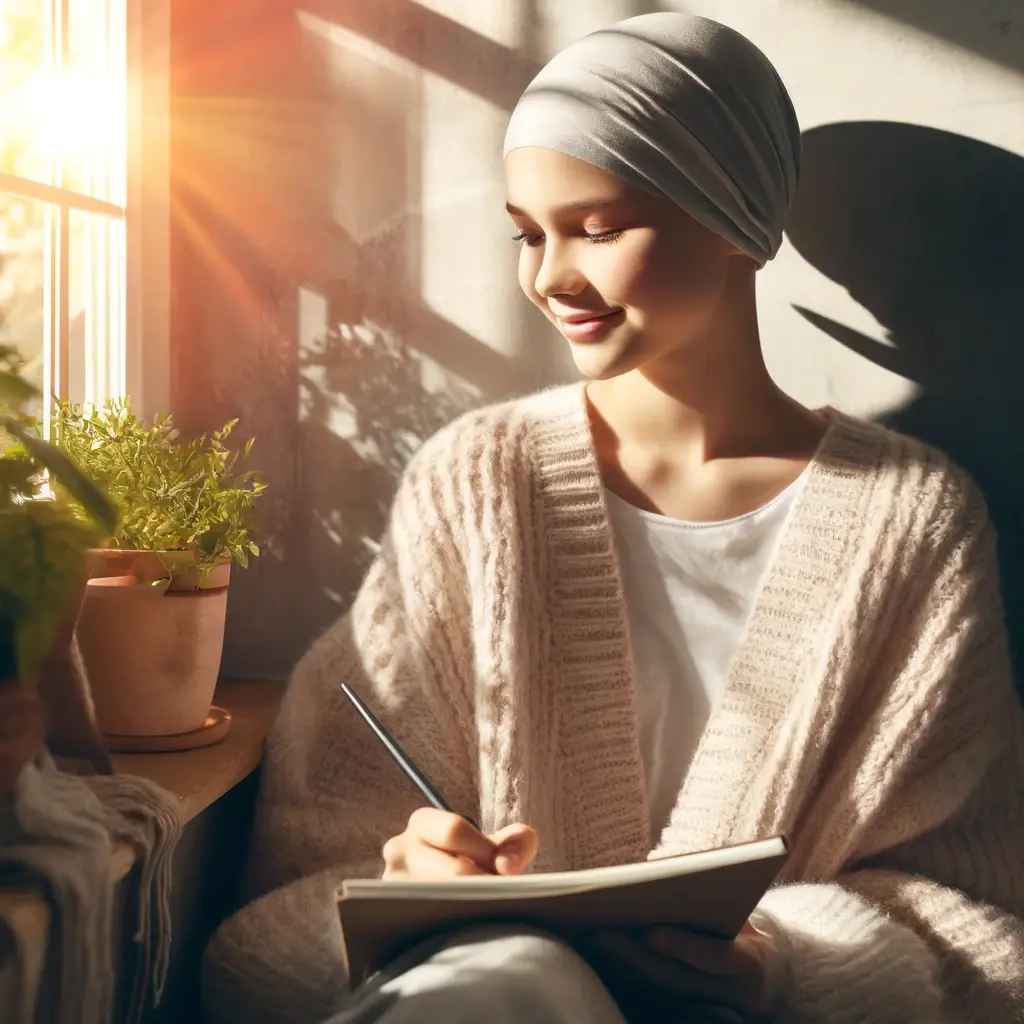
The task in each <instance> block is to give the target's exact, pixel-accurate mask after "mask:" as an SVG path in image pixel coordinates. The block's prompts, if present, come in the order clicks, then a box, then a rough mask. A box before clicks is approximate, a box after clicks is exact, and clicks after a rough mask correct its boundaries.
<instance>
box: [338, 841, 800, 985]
mask: <svg viewBox="0 0 1024 1024" xmlns="http://www.w3.org/2000/svg"><path fill="white" fill-rule="evenodd" d="M786 856H787V850H786V840H785V839H784V838H783V837H781V836H778V837H775V838H773V839H766V840H762V841H759V842H754V843H744V844H742V845H739V846H730V847H725V848H722V849H719V850H709V851H708V852H706V853H691V854H685V855H683V856H679V857H666V858H663V859H661V860H648V861H642V862H641V863H638V864H623V865H621V866H617V867H607V868H592V869H590V870H586V871H564V872H550V873H542V872H538V873H536V874H531V875H519V876H515V877H498V876H491V875H488V876H476V877H468V878H454V879H451V880H450V881H446V882H406V881H402V880H384V879H377V878H374V879H351V880H348V881H345V882H343V883H342V885H341V891H340V893H339V898H338V913H339V915H340V917H341V931H342V946H343V953H344V956H345V961H346V965H347V968H348V976H349V979H350V982H351V984H352V985H353V986H355V985H359V984H361V983H362V982H363V981H364V980H365V979H366V978H367V977H368V976H369V975H370V974H372V973H373V972H374V971H376V970H379V969H380V968H381V967H383V966H384V965H385V964H387V963H388V962H389V961H390V960H391V959H393V958H394V957H396V956H398V955H400V954H401V953H402V952H404V951H405V950H407V949H410V948H411V947H413V946H415V945H417V944H418V943H419V942H422V941H423V940H424V939H426V938H429V937H430V936H431V935H434V934H435V933H437V932H441V931H445V930H449V929H453V928H457V927H461V926H466V925H469V924H474V923H480V922H487V921H521V922H523V923H527V924H534V925H537V926H539V927H541V928H545V929H547V930H548V931H551V932H553V933H555V934H557V935H562V936H564V937H566V938H568V939H570V940H571V939H572V937H573V936H574V935H578V934H580V933H582V932H586V931H590V930H593V929H595V928H601V927H618V928H635V927H644V926H647V925H654V924H674V925H680V926H682V927H685V928H687V929H689V930H691V931H698V932H702V933H705V934H708V935H717V936H720V937H722V938H733V937H735V936H736V934H737V933H738V932H739V931H740V929H741V928H742V927H743V925H744V923H745V922H746V920H747V918H748V917H749V916H750V914H751V912H752V911H753V910H754V908H755V907H756V906H757V904H758V903H759V902H760V900H761V897H762V896H764V894H765V892H766V891H767V890H768V888H769V886H770V885H771V884H772V882H774V881H775V879H776V877H777V876H778V873H779V871H780V870H781V869H782V866H783V864H785V862H786Z"/></svg>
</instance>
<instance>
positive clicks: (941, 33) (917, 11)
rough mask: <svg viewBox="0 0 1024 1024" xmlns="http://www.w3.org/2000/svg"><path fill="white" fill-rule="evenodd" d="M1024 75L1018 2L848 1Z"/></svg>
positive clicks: (1023, 20)
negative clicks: (971, 51)
mask: <svg viewBox="0 0 1024 1024" xmlns="http://www.w3.org/2000/svg"><path fill="white" fill-rule="evenodd" d="M847 2H848V3H855V4H856V5H857V6H858V7H867V8H869V9H871V10H874V11H877V12H878V13H879V14H882V15H884V16H885V17H887V18H893V19H895V20H897V21H902V22H904V24H907V25H913V26H914V27H915V28H918V29H920V30H921V31H922V32H927V33H928V34H929V35H933V36H936V37H937V38H939V39H944V40H945V41H946V42H948V43H952V44H953V45H955V46H958V47H961V48H962V49H965V50H973V51H974V52H975V53H977V54H979V55H980V56H982V57H984V58H985V59H986V60H990V61H992V62H993V63H995V64H1002V65H1003V66H1004V67H1007V68H1011V69H1013V70H1014V71H1020V72H1024V7H1022V6H1021V4H1020V3H1019V0H847Z"/></svg>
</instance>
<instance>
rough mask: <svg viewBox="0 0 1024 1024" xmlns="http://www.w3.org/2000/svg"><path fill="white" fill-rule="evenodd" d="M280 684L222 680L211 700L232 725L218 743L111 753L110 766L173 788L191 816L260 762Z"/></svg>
mask: <svg viewBox="0 0 1024 1024" xmlns="http://www.w3.org/2000/svg"><path fill="white" fill-rule="evenodd" d="M283 689H284V687H283V685H282V684H281V683H268V682H262V683H250V682H222V683H221V684H220V685H219V686H218V687H217V693H216V694H215V695H214V698H213V701H214V703H215V704H216V705H218V706H219V707H222V708H227V709H228V711H230V712H231V730H230V731H229V732H228V734H227V736H225V737H224V739H222V740H221V741H220V742H219V743H215V744H213V746H210V747H202V748H201V749H199V750H182V751H178V752H176V753H172V754H112V755H111V759H112V760H113V762H114V767H115V768H116V769H117V771H118V773H119V774H122V775H141V776H143V778H147V779H151V780H152V781H153V782H155V783H157V784H158V785H160V786H163V788H164V789H166V790H167V791H168V792H170V793H173V794H174V795H175V796H177V798H178V800H179V802H180V804H181V811H182V815H183V817H184V819H185V821H191V820H192V819H193V818H194V817H195V816H196V815H197V814H201V813H202V812H203V811H205V810H206V808H207V807H209V806H210V804H212V803H213V802H214V800H216V799H217V798H218V797H221V796H223V795H224V794H225V793H226V792H227V791H228V790H229V789H231V788H233V787H234V786H237V785H238V783H239V782H241V781H242V779H244V778H245V777H246V776H248V775H249V773H250V772H252V771H254V770H255V768H256V766H257V765H258V764H259V763H260V758H261V757H262V756H263V741H264V740H265V739H266V737H267V732H268V731H269V729H270V725H271V723H272V722H273V720H274V715H275V713H276V712H277V705H278V703H279V702H280V700H281V694H282V692H283Z"/></svg>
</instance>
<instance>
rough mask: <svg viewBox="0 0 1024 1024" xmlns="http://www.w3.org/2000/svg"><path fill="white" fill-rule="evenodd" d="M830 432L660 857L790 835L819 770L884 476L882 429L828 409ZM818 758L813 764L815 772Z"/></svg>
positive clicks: (785, 532) (794, 513) (810, 473)
mask: <svg viewBox="0 0 1024 1024" xmlns="http://www.w3.org/2000/svg"><path fill="white" fill-rule="evenodd" d="M827 414H828V416H829V417H830V421H831V422H830V425H829V429H828V431H827V432H826V434H825V437H824V438H823V440H822V442H821V445H820V446H819V449H818V452H817V453H816V455H815V457H814V458H813V459H812V461H811V463H810V465H809V467H808V477H807V479H806V481H805V483H804V486H803V488H802V491H801V494H800V496H799V498H798V499H797V502H796V504H795V506H794V508H793V511H792V513H791V514H790V516H789V518H788V520H787V522H786V525H785V527H784V528H783V532H782V535H781V536H780V538H779V542H778V545H777V547H776V550H775V553H774V555H773V558H772V561H771V562H770V564H769V567H768V569H767V570H766V572H765V575H764V578H763V580H762V583H761V587H760V591H759V594H758V597H757V599H756V601H755V603H754V608H753V610H752V612H751V616H750V619H749V620H748V622H747V626H746V629H745V631H744V637H743V640H742V641H741V644H740V647H739V649H738V650H737V652H736V655H735V657H734V660H733V662H732V665H731V667H730V671H729V674H728V677H727V680H726V686H725V691H724V693H723V695H722V698H721V699H720V701H719V703H718V704H717V705H716V707H715V709H714V710H713V712H712V715H711V718H710V720H709V722H708V725H707V727H706V729H705V731H704V734H703V736H702V739H701V741H700V743H699V745H698V748H697V751H696V754H695V755H694V758H693V760H692V762H691V765H690V769H689V772H688V773H687V776H686V780H685V783H684V785H683V788H682V791H681V792H680V795H679V799H678V801H677V803H676V806H675V809H674V811H673V813H672V816H671V818H670V821H669V824H668V826H667V827H666V829H665V831H664V833H663V834H662V837H661V841H660V843H659V844H658V848H657V850H656V851H655V852H654V854H652V856H653V855H657V856H665V855H668V854H671V853H680V852H684V851H690V850H696V849H709V848H713V847H716V846H723V845H728V844H731V843H739V842H745V841H749V840H752V839H756V838H764V837H767V836H769V835H774V834H778V833H783V834H785V833H787V832H788V831H789V830H790V829H791V828H792V827H793V826H794V824H795V822H796V821H797V819H798V817H799V813H800V807H799V805H798V801H799V800H801V799H803V798H804V797H805V796H806V794H807V787H806V786H803V785H796V784H794V783H795V780H796V776H797V775H798V774H801V775H803V776H805V777H806V775H807V774H808V772H809V771H810V770H813V768H814V767H816V766H817V764H818V759H819V758H820V755H821V751H820V750H819V749H817V747H816V738H815V736H816V728H817V726H818V725H819V724H820V723H821V721H822V717H821V714H820V710H821V709H822V708H823V707H827V706H829V705H830V704H833V703H834V702H835V700H836V691H837V689H841V687H842V686H843V683H844V680H843V679H842V678H839V675H840V672H839V669H838V668H837V667H836V666H826V665H825V664H823V662H824V660H825V652H827V649H828V644H829V637H830V636H831V635H833V634H834V631H835V630H836V629H840V628H842V625H843V623H842V622H841V621H838V620H839V619H841V618H842V615H843V610H842V606H841V604H840V602H839V601H837V600H836V595H837V594H839V593H840V592H842V588H843V582H844V579H846V577H847V576H848V575H849V573H850V571H851V562H852V548H853V547H855V546H856V544H857V543H858V536H859V530H858V529H857V527H858V524H859V523H860V522H861V521H862V517H863V514H864V511H865V509H866V507H867V505H868V503H869V502H870V500H871V496H872V491H873V488H874V485H875V483H876V482H877V480H878V476H879V473H878V461H879V458H880V448H879V445H878V441H877V435H876V433H875V432H873V431H872V432H867V431H863V430H861V429H859V427H858V425H857V423H856V421H854V420H851V419H849V418H847V417H844V416H842V415H841V414H839V413H836V412H834V411H832V410H827ZM812 762H813V765H812Z"/></svg>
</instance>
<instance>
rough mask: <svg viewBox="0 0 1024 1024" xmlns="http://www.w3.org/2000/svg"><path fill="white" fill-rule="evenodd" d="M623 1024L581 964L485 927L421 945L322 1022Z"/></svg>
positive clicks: (554, 949)
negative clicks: (347, 1005) (349, 1002)
mask: <svg viewBox="0 0 1024 1024" xmlns="http://www.w3.org/2000/svg"><path fill="white" fill-rule="evenodd" d="M484 1021H486V1022H487V1024H527V1022H528V1024H625V1020H624V1018H623V1016H622V1014H621V1013H619V1010H618V1008H617V1007H616V1005H615V1001H614V1000H613V999H612V997H611V996H610V995H609V994H608V991H607V990H606V989H605V987H604V986H603V985H602V984H601V982H600V980H599V979H598V977H597V975H596V974H594V972H593V971H592V970H591V969H590V968H589V967H588V966H587V964H586V963H585V962H584V960H583V959H582V958H581V957H580V956H579V955H578V954H577V953H575V952H574V951H573V950H572V949H570V948H569V947H568V946H566V945H564V944H563V943H561V942H559V941H558V940H556V939H554V938H551V937H550V936H547V935H544V934H542V933H540V932H531V931H526V930H523V929H522V928H516V929H515V930H512V929H508V928H499V927H488V928H480V929H473V930H470V931H466V932H460V933H459V935H458V936H456V937H455V938H449V939H448V940H447V941H441V942H439V941H434V942H428V943H426V944H424V945H423V946H420V947H418V948H416V949H414V950H412V951H411V952H410V953H408V954H406V955H405V956H404V957H401V958H400V959H399V960H396V961H395V962H394V963H393V964H391V965H390V966H389V967H387V968H386V969H385V970H384V971H381V972H380V973H379V974H377V975H375V976H374V977H373V978H371V979H370V981H368V982H367V983H366V984H365V985H363V986H362V987H361V988H359V989H358V990H357V991H356V993H355V995H354V996H353V1000H352V1003H351V1005H349V1007H348V1008H347V1009H344V1010H342V1011H341V1012H340V1013H336V1014H334V1015H333V1016H332V1017H331V1018H330V1019H329V1020H328V1021H325V1022H324V1024H442V1022H443V1024H481V1022H484Z"/></svg>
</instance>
